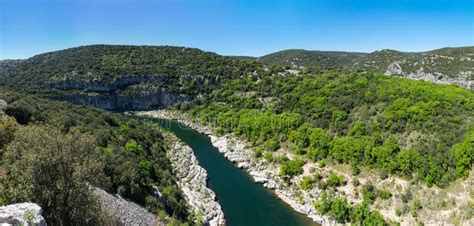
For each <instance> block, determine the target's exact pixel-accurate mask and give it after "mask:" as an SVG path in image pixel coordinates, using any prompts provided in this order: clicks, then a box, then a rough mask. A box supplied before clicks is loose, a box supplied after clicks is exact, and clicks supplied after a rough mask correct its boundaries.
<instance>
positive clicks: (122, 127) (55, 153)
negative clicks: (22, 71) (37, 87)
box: [0, 91, 190, 225]
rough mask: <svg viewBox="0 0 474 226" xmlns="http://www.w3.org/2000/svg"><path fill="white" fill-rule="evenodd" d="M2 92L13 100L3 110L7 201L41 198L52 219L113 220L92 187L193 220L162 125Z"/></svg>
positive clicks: (2, 177)
mask: <svg viewBox="0 0 474 226" xmlns="http://www.w3.org/2000/svg"><path fill="white" fill-rule="evenodd" d="M0 97H1V98H2V99H5V100H6V101H7V102H8V103H9V104H8V106H7V107H5V108H4V109H0V161H1V164H0V166H1V167H0V205H6V204H9V203H16V202H24V201H32V202H36V203H38V204H39V205H40V206H41V207H42V208H43V210H44V214H43V215H44V217H45V218H46V220H47V222H48V224H59V225H61V224H63V225H94V224H109V223H107V222H110V219H109V218H108V217H107V215H106V214H105V212H103V211H100V207H99V206H98V203H97V201H96V199H95V198H93V197H92V193H91V190H90V188H89V187H88V186H89V185H91V186H96V187H100V188H103V189H105V190H106V191H108V192H112V193H118V194H120V195H121V196H122V197H125V198H127V199H130V200H133V201H134V202H136V203H138V204H140V205H142V206H145V207H146V208H147V209H148V210H149V211H151V212H152V213H154V214H157V215H158V214H160V216H162V215H163V214H165V215H169V216H172V217H174V218H176V219H178V220H180V221H188V220H189V219H190V216H189V213H188V210H187V207H186V204H185V200H184V198H183V195H182V193H181V190H180V189H179V188H178V186H177V184H176V178H175V176H174V174H173V172H172V168H171V164H170V162H169V160H168V159H167V158H166V154H165V151H166V150H165V142H166V141H165V140H164V138H163V136H162V134H161V131H160V129H159V128H158V127H156V126H154V125H152V124H147V123H144V122H141V121H137V120H134V119H130V118H128V117H124V116H120V115H118V114H115V113H111V112H107V111H104V110H99V109H94V108H89V107H85V106H75V105H72V104H69V103H65V102H58V101H47V100H43V99H38V98H36V97H31V96H26V95H19V94H16V93H12V92H6V91H1V92H0ZM153 186H156V187H158V189H159V191H160V193H162V194H163V196H164V197H163V199H162V200H161V201H160V200H158V199H156V198H155V197H153V195H152V193H151V191H152V187H153Z"/></svg>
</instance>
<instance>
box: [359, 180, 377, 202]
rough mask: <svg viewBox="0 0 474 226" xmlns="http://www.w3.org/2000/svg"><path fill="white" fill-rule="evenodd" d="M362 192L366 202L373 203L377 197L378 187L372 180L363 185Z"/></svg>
mask: <svg viewBox="0 0 474 226" xmlns="http://www.w3.org/2000/svg"><path fill="white" fill-rule="evenodd" d="M361 193H362V195H363V197H364V202H366V203H373V202H374V201H375V198H376V197H377V193H376V189H375V187H374V186H373V185H372V183H370V181H369V182H367V183H366V184H365V185H364V186H362V189H361Z"/></svg>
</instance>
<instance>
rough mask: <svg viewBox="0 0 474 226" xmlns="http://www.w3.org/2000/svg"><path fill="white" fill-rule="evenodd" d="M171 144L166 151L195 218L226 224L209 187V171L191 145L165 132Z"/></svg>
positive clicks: (209, 222)
mask: <svg viewBox="0 0 474 226" xmlns="http://www.w3.org/2000/svg"><path fill="white" fill-rule="evenodd" d="M164 135H165V139H166V140H167V141H168V145H169V146H170V148H169V151H168V152H167V153H166V154H167V156H168V158H169V159H170V161H171V165H172V167H173V170H174V171H175V173H176V175H177V177H178V186H179V187H180V188H181V190H182V191H183V194H184V196H185V199H186V202H187V203H188V206H189V207H190V208H191V210H192V211H193V213H194V218H195V219H194V220H195V221H196V222H201V223H203V224H204V225H210V226H219V225H225V218H224V212H222V208H221V206H220V204H219V203H218V202H217V201H216V195H215V193H214V191H212V190H211V189H209V188H208V187H207V182H206V181H207V172H206V170H205V169H204V168H202V167H201V166H200V165H199V163H198V161H197V159H196V157H195V156H194V154H193V151H192V150H191V148H190V147H189V146H187V145H186V144H184V143H183V142H182V141H180V140H179V139H178V138H177V137H176V136H174V135H173V134H171V133H170V132H164Z"/></svg>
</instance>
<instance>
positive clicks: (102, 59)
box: [0, 45, 267, 109]
mask: <svg viewBox="0 0 474 226" xmlns="http://www.w3.org/2000/svg"><path fill="white" fill-rule="evenodd" d="M257 72H258V73H259V74H265V73H267V72H265V71H264V70H263V66H262V65H261V64H260V63H257V62H254V61H248V60H238V59H234V58H230V57H224V56H220V55H217V54H215V53H210V52H204V51H201V50H198V49H192V48H184V47H171V46H118V45H92V46H84V47H77V48H71V49H65V50H61V51H56V52H50V53H45V54H40V55H37V56H34V57H31V58H29V59H27V60H24V61H22V62H21V63H20V64H18V65H17V66H15V67H13V68H11V69H9V70H7V71H5V72H4V73H1V74H0V85H2V86H6V87H9V88H10V89H15V90H17V91H26V92H28V93H36V94H39V95H45V96H48V97H52V98H55V99H60V100H67V101H70V102H73V103H77V104H86V105H92V106H95V107H99V108H106V109H150V108H153V107H155V108H156V107H164V106H165V107H166V106H169V105H171V104H174V103H175V102H182V101H185V100H188V99H191V98H193V97H195V96H196V95H198V94H199V93H201V92H207V91H208V90H211V89H212V88H213V87H214V86H215V85H216V84H218V83H219V82H220V81H222V80H225V79H229V78H237V77H239V76H242V75H248V74H250V73H257Z"/></svg>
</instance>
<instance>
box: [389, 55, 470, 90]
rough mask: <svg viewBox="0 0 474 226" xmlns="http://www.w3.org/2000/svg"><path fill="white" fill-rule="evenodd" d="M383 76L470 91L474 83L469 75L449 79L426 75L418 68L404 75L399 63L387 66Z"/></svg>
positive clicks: (435, 73) (433, 74)
mask: <svg viewBox="0 0 474 226" xmlns="http://www.w3.org/2000/svg"><path fill="white" fill-rule="evenodd" d="M385 75H389V76H401V77H404V78H409V79H415V80H424V81H428V82H431V83H436V84H455V85H458V86H461V87H464V88H467V89H470V90H474V81H472V80H470V79H469V77H470V75H471V74H470V73H468V72H465V73H460V74H459V75H458V77H457V78H449V77H448V76H445V75H443V74H442V73H438V72H434V73H426V72H425V71H424V69H423V67H420V69H418V71H416V73H405V72H404V71H403V69H402V67H401V66H400V62H398V61H397V62H393V63H391V64H390V65H388V67H387V70H386V71H385Z"/></svg>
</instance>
